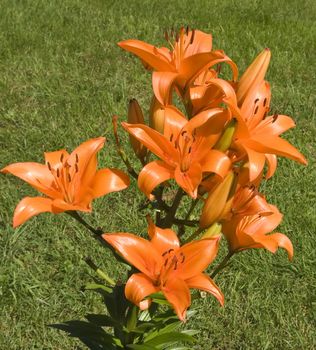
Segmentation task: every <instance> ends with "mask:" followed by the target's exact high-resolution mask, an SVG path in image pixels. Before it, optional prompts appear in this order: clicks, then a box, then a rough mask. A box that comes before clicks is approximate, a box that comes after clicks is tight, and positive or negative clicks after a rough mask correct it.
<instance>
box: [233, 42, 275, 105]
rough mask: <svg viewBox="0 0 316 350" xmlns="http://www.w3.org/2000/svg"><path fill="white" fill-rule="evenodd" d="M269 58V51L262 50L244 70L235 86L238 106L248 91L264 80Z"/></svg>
mask: <svg viewBox="0 0 316 350" xmlns="http://www.w3.org/2000/svg"><path fill="white" fill-rule="evenodd" d="M270 58H271V51H270V50H269V49H268V48H266V49H264V50H263V51H262V52H261V53H260V54H259V55H258V56H257V57H256V58H255V60H254V61H253V62H252V63H251V65H250V66H249V67H248V68H247V69H246V71H245V73H244V74H243V75H242V77H241V78H240V80H239V82H238V86H237V101H238V105H239V106H240V105H241V104H242V103H243V101H244V99H245V98H246V96H247V94H248V92H249V90H251V88H252V87H253V86H255V85H256V84H258V83H260V82H261V81H263V80H264V76H265V74H266V72H267V69H268V66H269V63H270Z"/></svg>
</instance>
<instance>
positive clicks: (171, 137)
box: [170, 134, 173, 142]
mask: <svg viewBox="0 0 316 350" xmlns="http://www.w3.org/2000/svg"><path fill="white" fill-rule="evenodd" d="M172 139H173V134H171V135H170V142H172Z"/></svg>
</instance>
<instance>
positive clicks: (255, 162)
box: [244, 147, 265, 182]
mask: <svg viewBox="0 0 316 350" xmlns="http://www.w3.org/2000/svg"><path fill="white" fill-rule="evenodd" d="M244 148H245V150H246V152H247V155H248V160H249V181H250V182H252V181H254V180H255V179H257V178H258V176H260V174H261V173H262V171H263V167H264V163H265V155H264V154H263V153H258V152H256V151H254V150H252V149H251V148H249V147H244Z"/></svg>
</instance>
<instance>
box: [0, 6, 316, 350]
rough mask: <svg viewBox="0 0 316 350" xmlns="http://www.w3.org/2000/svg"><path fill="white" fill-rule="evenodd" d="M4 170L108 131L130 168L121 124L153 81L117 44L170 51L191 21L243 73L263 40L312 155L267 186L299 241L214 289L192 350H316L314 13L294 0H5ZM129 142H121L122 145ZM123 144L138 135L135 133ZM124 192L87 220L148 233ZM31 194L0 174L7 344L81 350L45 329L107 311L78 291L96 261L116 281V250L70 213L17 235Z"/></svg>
mask: <svg viewBox="0 0 316 350" xmlns="http://www.w3.org/2000/svg"><path fill="white" fill-rule="evenodd" d="M0 13H1V16H0V152H1V154H0V167H1V168H2V167H3V166H5V165H7V164H9V163H12V162H16V161H39V162H41V161H42V159H43V158H42V157H43V152H44V151H49V150H56V149H60V148H64V147H66V148H68V149H69V150H71V149H73V148H74V147H75V146H77V145H78V144H80V143H81V142H82V141H84V140H86V139H88V138H91V137H96V136H100V135H106V136H107V138H108V144H107V146H106V148H105V150H104V151H102V153H101V157H100V163H101V166H105V165H106V166H117V167H121V168H123V165H122V164H121V162H120V160H119V158H118V156H117V155H116V153H115V151H114V142H113V137H112V135H111V116H112V115H113V114H118V115H119V116H121V117H122V120H124V119H125V116H126V105H127V102H128V100H129V99H130V98H133V97H135V98H137V99H138V100H139V101H140V102H141V104H142V105H143V106H144V108H145V109H146V108H147V106H148V103H149V100H150V97H151V86H150V84H151V83H150V75H149V74H147V73H146V72H145V71H144V70H143V69H142V67H141V64H140V63H139V62H138V61H137V60H136V59H135V58H133V57H132V56H131V55H129V54H127V53H125V52H123V51H121V50H120V49H119V48H118V47H117V46H116V43H117V42H118V41H120V40H123V39H128V38H138V39H142V40H145V41H147V42H151V43H155V44H157V45H158V44H159V45H160V44H162V43H163V40H162V38H163V35H162V33H163V30H165V29H167V28H171V27H172V26H174V27H178V26H180V25H187V24H190V25H191V26H192V27H195V28H198V29H200V30H203V31H206V32H211V33H213V37H214V47H216V48H221V49H224V50H225V52H226V53H227V54H228V55H229V56H230V57H231V58H232V59H234V60H235V62H236V63H237V64H238V65H239V67H240V69H241V71H243V70H244V69H245V67H246V66H247V64H249V63H250V62H251V60H252V59H253V58H254V57H255V55H256V54H257V53H258V52H260V50H261V49H262V48H264V47H266V46H268V47H270V49H271V50H272V62H271V66H270V69H269V73H268V80H269V81H270V83H271V86H272V94H273V95H272V96H273V98H272V110H273V111H278V112H279V113H282V114H288V115H290V116H293V117H294V118H295V120H296V122H297V128H296V129H295V130H293V131H291V132H289V133H288V134H287V138H288V139H289V140H290V141H291V142H292V143H293V144H295V145H296V146H297V147H298V148H299V149H300V150H301V151H302V152H303V153H304V154H305V155H306V157H307V158H308V160H309V166H308V167H306V168H304V167H302V166H300V165H298V164H296V163H294V162H290V161H289V160H283V159H282V160H280V162H279V168H278V171H277V174H276V176H275V177H274V178H273V179H272V180H270V181H269V182H268V183H266V184H264V186H263V187H264V189H265V191H266V193H267V197H268V199H269V200H270V202H272V203H274V204H276V205H278V206H279V208H280V210H281V211H282V212H283V213H284V214H285V217H284V221H283V223H282V225H281V227H280V231H281V232H283V233H285V234H287V235H288V236H289V237H290V238H291V240H292V242H293V244H294V247H295V258H294V261H293V263H289V262H288V261H287V258H286V254H285V253H284V252H283V251H280V252H278V253H277V254H275V255H272V254H270V253H268V252H265V251H259V250H256V251H247V252H245V253H243V254H240V255H237V256H236V257H235V258H234V259H233V262H232V264H231V265H230V267H229V268H228V269H227V270H226V271H224V272H223V273H222V274H220V275H218V276H217V278H216V282H217V283H218V284H219V286H220V287H221V289H222V290H223V292H224V294H225V298H226V305H225V307H224V308H219V306H218V305H217V303H216V301H215V300H214V298H211V297H208V298H206V299H203V300H200V301H199V302H198V304H196V306H198V307H199V310H200V312H199V313H198V315H197V317H196V318H195V319H194V320H193V321H191V322H190V326H192V327H195V328H199V329H201V330H202V332H201V334H200V336H199V345H196V346H195V349H200V350H208V349H218V350H224V349H227V350H230V349H316V338H315V318H316V293H315V290H316V289H315V288H316V276H315V263H316V254H315V252H316V243H315V242H316V240H315V234H316V220H315V216H316V214H315V200H316V190H315V182H316V176H315V174H316V171H315V158H316V146H315V138H316V118H315V105H316V104H315V102H316V101H315V94H314V92H315V84H314V85H313V78H314V77H315V70H314V69H313V68H314V67H313V63H314V60H315V54H316V52H315V39H316V26H315V16H316V5H315V2H314V1H312V0H310V1H308V0H303V1H298V0H291V1H285V0H284V1H272V0H269V1H262V0H260V1H256V0H254V1H251V0H246V1H241V0H240V1H228V0H222V1H219V0H216V1H208V0H205V1H202V0H200V1H197V0H195V1H193V0H182V1H180V0H174V1H140V0H138V1H127V0H126V1H121V2H119V1H109V0H108V1H101V0H91V1H84V0H64V1H62V0H59V1H45V0H42V1H40V0H28V1H27V0H24V1H18V0H2V1H1V3H0ZM124 137H125V136H123V138H124ZM125 140H127V138H126V137H125ZM135 193H137V192H136V186H135V184H133V185H132V186H131V188H130V189H129V190H127V191H124V192H121V193H119V194H111V195H109V196H107V197H105V198H103V199H100V200H97V201H96V202H95V205H94V208H95V211H94V212H93V214H92V215H91V217H88V218H87V219H88V220H89V221H90V222H95V223H97V225H100V226H102V227H103V228H104V230H105V231H108V232H111V231H116V230H120V231H130V232H144V231H145V226H146V225H145V220H144V218H143V217H142V215H141V213H139V212H138V205H139V203H140V202H141V201H142V199H143V196H142V195H141V194H139V193H137V194H136V195H135ZM34 194H35V191H32V190H31V189H30V187H29V186H27V185H25V184H23V183H22V182H21V181H19V180H17V179H15V178H13V177H10V176H1V178H0V208H1V210H0V228H1V234H0V305H1V308H0V348H1V349H75V348H77V346H78V344H79V343H77V342H76V341H74V340H73V339H69V338H68V337H66V335H64V334H62V333H60V332H57V331H56V330H53V329H50V328H48V327H47V325H48V324H51V323H58V322H61V321H65V320H70V319H80V318H83V316H84V315H85V314H86V313H88V312H102V311H103V309H102V304H101V302H100V300H99V299H98V298H97V297H95V296H94V295H93V294H92V293H88V292H85V293H83V292H81V291H80V288H81V286H82V285H84V284H85V283H87V282H89V281H91V280H92V275H91V272H90V270H89V268H88V267H87V266H86V264H85V263H84V262H83V258H84V257H85V256H88V255H89V256H91V257H93V259H94V260H95V261H96V262H97V263H98V264H100V266H102V268H103V269H104V270H107V271H109V274H111V275H112V276H113V277H121V278H124V268H123V267H120V266H117V267H115V268H113V259H112V258H111V256H110V254H109V253H107V252H106V251H105V250H103V249H102V248H101V247H99V245H98V244H96V242H95V241H93V240H92V239H91V238H90V237H89V235H88V234H87V232H86V231H85V230H84V229H83V228H81V227H79V226H78V225H77V224H76V223H74V222H73V221H72V220H70V219H68V218H66V217H65V215H59V216H52V215H49V214H43V215H40V216H38V217H36V218H34V219H32V220H30V221H29V222H27V223H26V224H25V225H23V226H21V227H20V228H18V229H16V230H13V229H12V227H11V218H12V213H13V210H14V208H15V206H16V204H17V203H18V201H19V200H20V199H22V198H23V197H24V196H26V195H34Z"/></svg>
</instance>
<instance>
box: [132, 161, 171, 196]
mask: <svg viewBox="0 0 316 350" xmlns="http://www.w3.org/2000/svg"><path fill="white" fill-rule="evenodd" d="M173 177H174V170H173V169H172V168H171V167H170V166H169V165H168V164H166V163H164V162H162V161H160V160H155V161H153V162H151V163H148V164H147V165H145V166H144V167H143V169H142V171H141V172H140V173H139V175H138V187H139V188H140V190H141V191H142V192H143V193H144V194H145V195H146V197H148V198H149V199H150V200H153V199H154V196H153V195H152V194H151V192H152V191H153V190H154V189H155V188H156V187H157V186H158V185H160V184H161V183H162V182H164V181H167V180H170V179H172V178H173Z"/></svg>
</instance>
